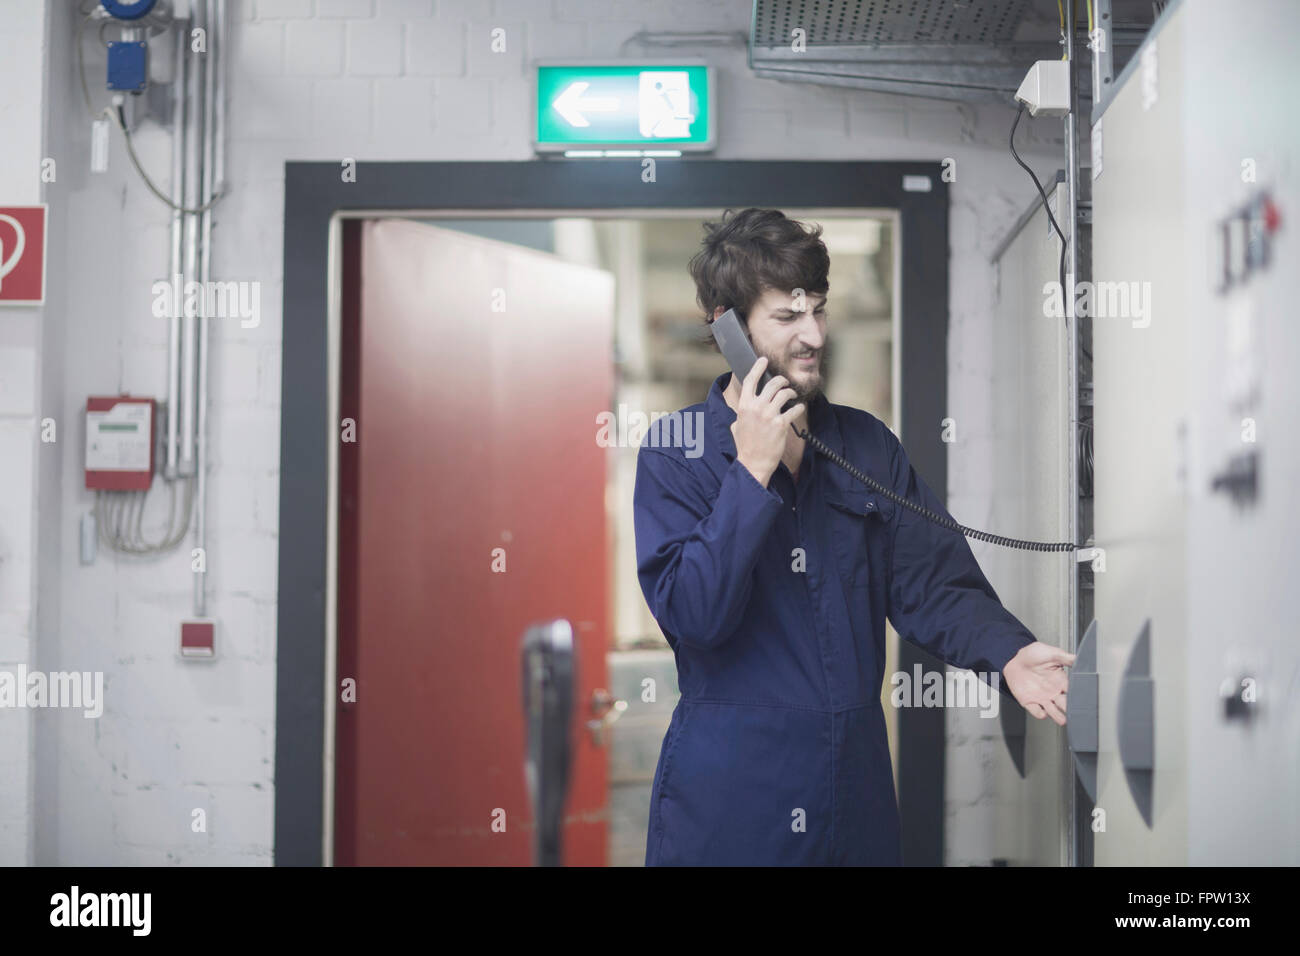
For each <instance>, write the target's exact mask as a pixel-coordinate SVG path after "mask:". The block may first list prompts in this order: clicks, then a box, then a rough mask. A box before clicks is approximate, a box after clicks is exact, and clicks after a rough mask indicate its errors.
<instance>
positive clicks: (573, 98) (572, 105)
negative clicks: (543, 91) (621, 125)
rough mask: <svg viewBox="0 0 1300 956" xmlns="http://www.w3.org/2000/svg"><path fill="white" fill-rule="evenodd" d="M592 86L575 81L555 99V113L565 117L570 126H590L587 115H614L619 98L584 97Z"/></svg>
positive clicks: (581, 81) (582, 81) (584, 82)
mask: <svg viewBox="0 0 1300 956" xmlns="http://www.w3.org/2000/svg"><path fill="white" fill-rule="evenodd" d="M590 85H591V84H590V83H587V82H586V81H584V80H574V81H573V82H572V83H570V84H569V85H568V86H566V87H565V88H564V92H563V93H561V94H560V95H559V96H557V97H556V98H555V102H554V103H552V104H551V105H552V106H554V107H555V111H556V112H557V113H559V114H560V115H561V116H563V117H564V119H565V121H566V122H568V124H569V125H570V126H590V125H591V123H590V122H588V120H587V117H585V116H583V115H582V114H583V112H584V111H585V112H587V113H612V112H614V111H615V110H617V109H618V97H617V96H588V97H583V95H582V94H583V93H585V92H586V91H587V87H589V86H590Z"/></svg>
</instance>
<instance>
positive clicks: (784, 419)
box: [633, 209, 1074, 866]
mask: <svg viewBox="0 0 1300 956" xmlns="http://www.w3.org/2000/svg"><path fill="white" fill-rule="evenodd" d="M705 228H706V231H707V236H706V238H705V241H704V246H703V248H702V249H701V250H700V251H699V253H698V254H697V255H696V256H695V257H694V258H693V259H692V260H691V265H690V269H691V274H692V276H693V278H694V280H695V284H696V290H697V297H698V300H699V303H700V305H701V306H702V307H703V308H704V310H705V314H706V315H708V316H711V317H712V318H717V317H718V316H719V315H721V314H722V312H723V311H724V310H725V309H727V308H734V309H735V310H736V312H737V314H738V315H739V316H740V318H741V320H742V321H743V322H744V323H745V326H746V329H747V331H748V334H749V337H750V340H751V342H752V343H753V346H754V351H755V352H756V353H757V355H758V356H759V360H758V362H757V363H756V364H755V365H754V368H753V370H752V371H751V372H750V373H749V375H748V376H747V377H746V378H745V380H744V381H743V382H740V381H737V379H736V377H735V376H733V375H731V374H730V373H726V374H724V375H721V376H719V377H718V379H717V380H716V381H714V383H713V387H712V388H711V389H710V391H709V395H708V398H707V399H706V400H705V401H704V402H703V403H700V404H695V405H691V406H689V407H687V408H685V409H683V410H682V411H681V413H680V415H681V417H680V418H678V417H677V416H664V417H661V418H660V419H658V420H657V421H656V422H655V424H654V426H652V428H651V431H650V434H649V435H647V438H646V440H645V441H644V442H643V443H642V447H641V451H640V452H639V453H638V457H637V475H636V488H635V492H634V496H633V497H634V511H635V529H636V553H637V574H638V578H639V580H640V584H641V589H642V591H643V593H644V594H645V598H646V601H647V602H648V604H649V606H650V611H651V613H652V614H653V615H654V617H655V620H656V621H657V622H658V623H659V626H660V628H661V629H662V630H663V632H664V635H665V637H666V638H667V640H668V643H669V645H670V646H671V647H672V649H673V653H674V656H675V658H676V662H677V673H678V683H679V685H680V688H681V700H680V701H679V702H678V704H677V707H676V708H675V709H674V711H673V715H672V720H671V721H670V723H669V728H668V733H667V734H666V735H665V737H664V742H663V748H662V749H661V751H660V754H659V764H658V766H657V768H656V769H655V778H654V785H653V788H652V790H651V804H650V822H649V833H648V838H647V843H646V865H648V866H653V865H673V864H678V865H680V864H704V865H801V864H814V865H816V864H847V865H898V864H900V863H901V862H902V860H901V855H900V849H899V824H898V807H897V803H896V800H895V797H894V781H893V768H892V766H891V763H890V756H889V746H888V741H887V737H886V733H885V719H884V712H883V710H882V708H881V702H880V691H881V682H882V679H883V676H884V674H883V671H884V664H885V618H886V615H888V617H889V620H890V621H892V622H893V624H894V627H895V629H896V630H897V631H898V633H899V634H900V635H901V636H902V637H903V638H905V639H907V640H910V641H912V642H914V643H915V644H918V645H919V646H921V647H924V648H925V649H926V650H928V651H930V652H931V653H932V654H934V655H935V656H937V657H939V658H941V659H942V660H944V661H946V662H948V663H949V664H951V665H953V666H955V667H961V668H969V669H971V670H973V671H975V672H976V674H978V675H980V676H981V678H983V679H984V680H986V682H987V683H989V684H990V685H992V686H993V687H995V688H997V689H999V690H1000V691H1001V692H1002V693H1005V694H1007V695H1008V696H1010V697H1013V698H1014V699H1015V700H1017V701H1019V702H1020V703H1021V704H1022V705H1023V706H1024V707H1025V708H1026V710H1028V711H1029V713H1031V714H1033V715H1034V716H1035V717H1038V718H1040V719H1041V718H1044V717H1050V718H1052V719H1053V720H1055V721H1056V722H1057V723H1058V724H1062V725H1064V723H1065V701H1066V698H1065V688H1066V676H1065V667H1066V666H1068V665H1070V664H1073V663H1074V655H1072V654H1068V653H1066V652H1065V651H1062V650H1060V649H1058V648H1055V647H1052V646H1050V645H1047V644H1043V643H1041V642H1039V641H1036V640H1035V639H1034V637H1033V635H1032V634H1030V633H1029V631H1028V630H1026V628H1025V627H1024V625H1023V624H1021V623H1020V622H1019V621H1018V620H1017V619H1016V618H1015V617H1014V616H1013V615H1012V614H1011V613H1010V612H1009V611H1007V610H1006V609H1005V608H1004V607H1003V606H1002V604H1001V603H1000V602H999V601H998V598H997V595H996V594H995V593H994V591H993V588H992V586H991V585H990V584H989V582H988V580H987V579H986V578H985V576H984V574H983V572H982V571H981V570H980V568H979V565H978V564H977V563H976V562H975V558H974V555H973V554H972V553H971V550H970V547H969V545H968V544H967V543H966V539H965V538H964V537H963V536H962V535H961V534H959V533H957V532H955V531H951V530H948V529H946V528H943V527H941V526H939V525H937V524H934V523H932V522H930V521H927V520H926V519H925V518H923V517H922V516H920V515H918V514H916V513H915V512H913V511H911V510H910V509H908V508H903V507H901V506H898V505H896V504H894V503H893V502H891V501H890V500H889V499H888V498H886V497H884V496H883V495H877V494H876V493H874V492H872V491H871V489H869V488H868V487H866V486H865V485H862V484H859V483H858V482H857V481H856V479H854V478H853V477H852V476H851V475H849V474H848V473H847V472H845V471H844V470H843V469H841V468H839V467H837V466H836V465H835V464H834V463H832V462H831V461H829V460H827V459H825V458H822V457H821V456H819V455H818V454H817V453H816V452H815V451H814V449H812V448H806V447H805V445H806V444H807V442H805V441H804V440H803V439H802V438H799V437H798V436H797V435H796V434H795V433H794V431H793V430H792V429H791V428H790V423H791V422H794V423H795V424H797V425H798V426H799V427H800V428H808V429H810V430H811V432H812V434H814V435H816V436H817V437H818V438H820V439H821V440H822V441H824V442H826V443H827V444H828V445H830V446H831V448H833V449H834V450H835V451H836V452H838V453H839V454H840V455H842V456H843V457H846V458H847V459H848V460H849V461H850V462H852V463H853V464H854V465H856V466H857V467H858V468H859V469H861V470H863V471H865V472H866V473H867V474H869V475H871V476H872V477H873V478H875V479H876V480H877V481H879V482H880V483H882V484H884V485H886V486H887V487H890V488H891V489H892V490H893V491H894V492H895V493H896V494H898V495H901V496H905V497H906V498H908V499H909V500H911V501H914V502H917V503H918V504H920V505H922V506H924V507H926V508H928V509H929V510H931V511H933V512H936V513H938V514H941V515H945V516H947V512H946V511H945V509H944V508H943V506H942V505H941V504H940V503H939V500H938V499H937V498H936V497H935V495H934V494H933V492H931V490H930V489H929V487H927V486H926V484H925V482H923V481H922V480H921V478H920V476H919V475H917V474H916V472H915V471H913V470H912V467H911V464H910V463H909V461H908V458H907V455H906V453H905V452H904V451H903V448H902V445H900V444H899V442H898V439H897V438H895V437H894V435H893V433H892V432H890V430H889V429H888V428H886V427H885V425H884V424H883V423H882V422H881V421H880V420H879V419H877V418H875V417H874V416H872V415H870V414H868V413H867V412H865V411H862V410H860V409H856V408H850V407H848V406H845V405H832V404H830V403H829V402H828V401H827V400H826V398H825V396H824V394H823V392H822V389H823V385H824V382H823V358H824V356H825V349H826V343H827V334H826V314H825V309H826V295H827V293H828V291H829V288H830V286H829V282H828V273H829V270H830V258H829V256H828V255H827V252H826V246H825V244H824V243H823V242H822V240H821V238H820V236H821V228H820V227H815V228H812V229H808V228H806V227H805V226H803V225H802V224H801V223H798V222H795V221H794V220H791V219H788V218H786V217H785V216H784V215H783V214H782V213H781V212H779V211H777V210H760V209H746V210H743V211H741V212H739V213H735V214H733V213H732V212H731V211H728V213H727V214H725V215H724V216H723V218H722V220H721V221H720V222H717V223H707V224H706V225H705ZM768 368H770V370H771V371H772V373H773V375H774V378H773V380H772V381H771V382H769V383H768V385H767V387H766V388H764V389H763V390H762V391H758V390H757V388H756V386H757V384H758V381H759V378H760V377H761V376H762V374H763V371H764V370H765V369H768ZM790 399H798V402H797V404H795V405H793V406H792V407H791V408H790V409H789V410H788V411H786V412H785V413H782V412H781V409H782V407H783V406H784V405H785V403H786V402H787V401H789V400H790ZM698 413H703V415H704V423H705V431H704V442H703V453H702V454H696V455H694V456H688V455H687V454H685V451H686V450H687V449H686V448H684V447H683V446H684V444H685V443H684V442H683V441H680V440H678V441H674V440H673V438H674V436H673V435H670V434H664V433H663V430H664V428H665V427H671V426H669V425H668V423H671V422H672V421H673V420H674V419H676V420H678V421H680V420H682V419H684V417H685V416H686V415H695V414H698ZM692 444H693V443H692Z"/></svg>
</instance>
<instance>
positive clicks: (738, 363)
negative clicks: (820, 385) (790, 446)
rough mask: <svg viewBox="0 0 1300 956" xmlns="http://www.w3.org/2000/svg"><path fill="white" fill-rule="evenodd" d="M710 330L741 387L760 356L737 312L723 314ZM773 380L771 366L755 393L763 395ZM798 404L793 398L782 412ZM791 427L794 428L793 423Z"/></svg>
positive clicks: (763, 375) (731, 310)
mask: <svg viewBox="0 0 1300 956" xmlns="http://www.w3.org/2000/svg"><path fill="white" fill-rule="evenodd" d="M709 329H710V330H711V331H712V332H713V339H714V341H716V342H717V343H718V348H720V349H722V357H723V358H725V359H726V360H727V364H728V365H729V366H731V372H732V374H733V375H735V376H736V385H737V387H739V386H740V385H741V383H743V382H744V380H745V377H746V376H747V375H749V373H750V370H751V369H753V367H754V363H755V362H757V361H758V356H757V355H755V354H754V346H753V345H751V344H750V341H749V336H748V335H746V334H745V330H744V329H743V328H742V327H741V325H740V319H739V317H738V316H737V315H736V310H735V309H728V310H727V311H726V312H723V313H722V315H720V316H718V317H717V318H716V319H714V320H713V322H712V323H710V325H709ZM771 380H772V372H771V367H770V366H769V368H768V370H766V371H764V372H763V374H762V376H761V377H760V378H759V382H758V387H757V388H755V389H754V391H756V392H760V393H761V392H762V391H763V389H764V388H766V387H767V383H768V382H770V381H771ZM797 404H799V400H798V399H797V398H792V399H790V401H788V402H786V403H785V404H784V405H783V406H781V411H782V412H788V411H789V410H790V408H791V406H793V405H797ZM790 427H791V428H794V425H793V423H792V424H791V425H790ZM795 431H796V432H798V429H797V428H796V429H795Z"/></svg>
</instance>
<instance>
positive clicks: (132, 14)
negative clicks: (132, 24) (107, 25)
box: [102, 0, 158, 20]
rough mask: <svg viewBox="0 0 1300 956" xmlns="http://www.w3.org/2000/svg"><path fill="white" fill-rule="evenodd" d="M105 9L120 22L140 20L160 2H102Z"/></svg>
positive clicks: (146, 0) (107, 0)
mask: <svg viewBox="0 0 1300 956" xmlns="http://www.w3.org/2000/svg"><path fill="white" fill-rule="evenodd" d="M102 2H103V5H104V9H105V10H107V11H108V12H109V13H110V14H111V15H112V16H114V17H116V18H117V19H119V20H139V19H140V18H141V17H143V16H147V15H148V14H149V13H150V12H151V11H152V10H153V8H154V7H156V6H157V5H158V0H102Z"/></svg>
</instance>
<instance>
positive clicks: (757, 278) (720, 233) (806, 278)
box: [690, 207, 831, 350]
mask: <svg viewBox="0 0 1300 956" xmlns="http://www.w3.org/2000/svg"><path fill="white" fill-rule="evenodd" d="M704 231H705V237H704V245H703V247H702V248H701V249H700V251H699V252H697V253H696V254H695V255H694V256H693V257H692V258H691V262H690V272H691V278H692V279H694V280H695V301H696V302H698V303H699V305H700V308H702V309H703V310H704V321H705V323H706V324H707V323H708V322H711V321H713V313H714V311H715V310H716V309H717V307H718V306H722V307H723V308H724V309H735V310H736V314H737V315H738V316H739V317H740V320H741V321H742V322H745V321H747V320H748V318H749V310H750V309H751V308H753V306H754V303H755V302H757V301H758V300H759V299H760V298H761V297H762V295H763V293H764V292H765V291H766V290H768V289H780V290H782V291H788V292H793V291H794V290H795V289H803V290H804V292H807V293H808V294H810V295H814V294H815V295H825V294H826V293H827V292H829V291H830V282H829V281H828V278H827V276H828V275H829V273H830V267H831V260H830V255H829V254H828V253H827V252H826V243H824V242H822V239H821V234H822V227H821V226H818V225H814V226H811V227H809V226H805V225H804V224H803V223H801V222H799V221H797V220H794V219H790V218H787V216H786V215H785V213H783V212H781V211H780V210H779V209H756V208H752V207H751V208H749V209H742V210H740V211H739V212H737V211H735V210H733V209H728V210H726V211H725V212H724V213H723V214H722V219H721V220H719V221H718V222H706V223H705V224H704ZM706 336H707V339H708V341H709V342H710V343H712V342H713V336H712V335H708V334H707V332H706ZM713 347H714V349H715V350H716V349H717V345H716V344H714V346H713Z"/></svg>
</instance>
